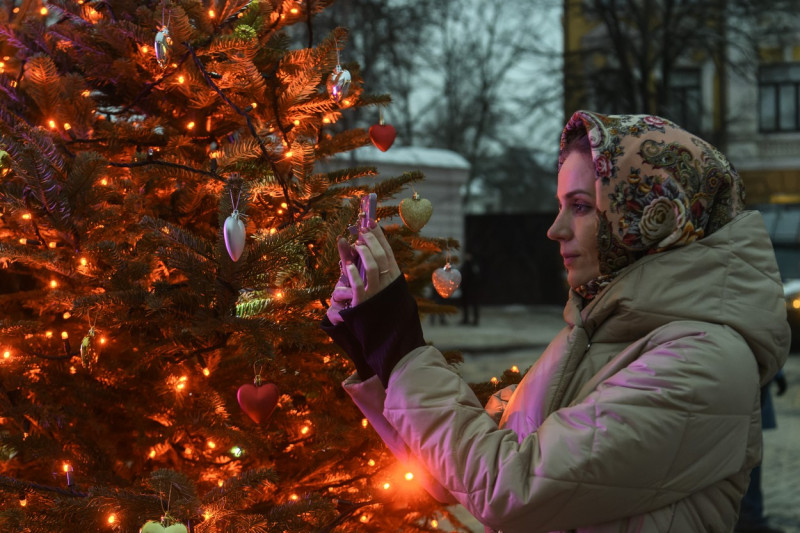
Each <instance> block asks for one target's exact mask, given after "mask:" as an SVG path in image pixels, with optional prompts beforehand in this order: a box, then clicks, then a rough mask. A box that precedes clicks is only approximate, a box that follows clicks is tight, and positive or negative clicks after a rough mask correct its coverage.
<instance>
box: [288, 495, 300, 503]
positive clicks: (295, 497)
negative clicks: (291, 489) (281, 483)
mask: <svg viewBox="0 0 800 533" xmlns="http://www.w3.org/2000/svg"><path fill="white" fill-rule="evenodd" d="M289 499H290V500H292V501H293V502H296V501H297V500H299V499H300V496H298V495H297V494H292V495H291V496H289Z"/></svg>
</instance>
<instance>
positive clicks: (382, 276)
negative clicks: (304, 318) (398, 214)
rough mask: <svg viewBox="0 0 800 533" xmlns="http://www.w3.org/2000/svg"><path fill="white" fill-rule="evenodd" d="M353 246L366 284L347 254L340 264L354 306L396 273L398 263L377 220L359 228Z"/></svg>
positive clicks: (384, 284) (369, 296)
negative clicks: (370, 224)
mask: <svg viewBox="0 0 800 533" xmlns="http://www.w3.org/2000/svg"><path fill="white" fill-rule="evenodd" d="M354 248H355V251H356V253H357V254H358V256H359V258H360V259H361V264H362V266H363V267H364V273H365V275H364V277H365V279H366V284H365V283H364V281H363V280H362V279H361V275H360V274H359V272H358V268H356V266H355V265H354V264H353V262H352V261H351V260H349V258H348V259H347V260H345V258H344V257H343V258H342V264H343V265H344V273H345V275H346V276H347V279H348V281H349V282H350V289H351V299H350V303H351V305H353V306H356V305H358V304H360V303H362V302H365V301H367V300H369V299H370V298H372V297H373V296H375V295H376V294H378V293H379V292H380V291H382V290H383V289H385V288H386V287H388V286H389V285H390V284H391V283H392V282H393V281H394V280H396V279H397V277H398V276H400V267H398V266H397V261H396V260H395V258H394V252H392V248H391V246H389V241H387V240H386V235H384V234H383V230H382V229H381V228H380V226H378V225H377V224H375V226H374V227H372V228H370V229H369V230H362V232H361V234H360V235H359V237H358V241H356V244H355V245H354ZM340 255H342V254H341V253H340ZM334 292H335V291H334ZM331 322H333V320H331Z"/></svg>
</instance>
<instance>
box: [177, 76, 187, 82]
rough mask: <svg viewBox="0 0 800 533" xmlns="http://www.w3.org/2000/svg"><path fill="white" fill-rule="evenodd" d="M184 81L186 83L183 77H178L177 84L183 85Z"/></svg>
mask: <svg viewBox="0 0 800 533" xmlns="http://www.w3.org/2000/svg"><path fill="white" fill-rule="evenodd" d="M184 81H186V78H184V77H183V75H181V76H178V83H183V82H184Z"/></svg>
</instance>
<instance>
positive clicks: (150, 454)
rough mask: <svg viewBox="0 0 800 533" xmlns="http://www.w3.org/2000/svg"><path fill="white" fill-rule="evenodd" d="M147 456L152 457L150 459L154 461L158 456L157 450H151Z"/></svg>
mask: <svg viewBox="0 0 800 533" xmlns="http://www.w3.org/2000/svg"><path fill="white" fill-rule="evenodd" d="M147 455H148V456H149V457H150V459H153V458H154V457H155V456H156V451H155V450H150V453H149V454H147Z"/></svg>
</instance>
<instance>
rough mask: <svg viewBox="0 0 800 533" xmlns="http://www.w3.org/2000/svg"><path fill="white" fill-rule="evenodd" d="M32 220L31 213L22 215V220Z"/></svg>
mask: <svg viewBox="0 0 800 533" xmlns="http://www.w3.org/2000/svg"><path fill="white" fill-rule="evenodd" d="M30 219H31V214H30V213H24V214H23V215H22V220H30Z"/></svg>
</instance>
